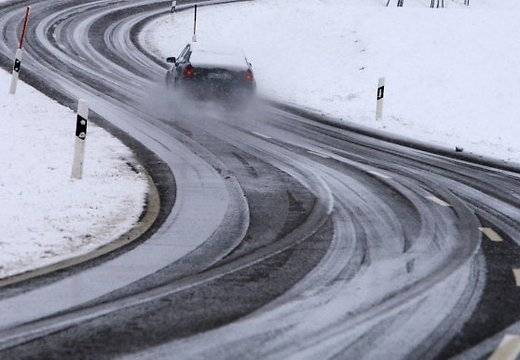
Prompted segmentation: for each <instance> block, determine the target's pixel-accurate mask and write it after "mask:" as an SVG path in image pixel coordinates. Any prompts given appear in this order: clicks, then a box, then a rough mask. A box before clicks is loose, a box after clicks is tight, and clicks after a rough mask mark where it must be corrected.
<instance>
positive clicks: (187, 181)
mask: <svg viewBox="0 0 520 360" xmlns="http://www.w3.org/2000/svg"><path fill="white" fill-rule="evenodd" d="M28 3H30V4H31V5H32V13H33V17H32V19H31V21H32V26H31V28H30V32H29V34H28V37H27V45H26V50H27V52H26V58H25V60H24V64H23V69H22V72H23V75H24V76H26V79H27V81H29V82H30V83H32V84H33V85H35V86H37V87H39V88H41V89H44V90H45V91H46V92H47V93H49V94H50V95H52V96H55V97H57V98H59V99H60V100H61V101H64V102H66V101H67V99H68V98H69V97H70V98H83V99H86V100H87V101H88V102H89V103H90V104H91V105H92V109H93V110H94V111H95V112H96V113H98V114H100V115H101V116H102V117H103V118H105V119H107V120H108V122H109V123H110V124H111V125H110V126H111V127H116V128H119V129H121V130H123V131H124V132H126V133H127V134H128V135H130V136H131V137H132V138H133V139H135V140H136V141H138V142H139V143H141V144H142V145H144V146H145V147H146V148H148V149H149V150H151V151H153V152H154V153H155V154H156V155H157V156H158V157H159V158H160V159H161V160H162V161H163V162H164V163H165V164H166V165H167V166H168V167H169V168H170V169H171V170H172V172H173V174H174V176H175V187H176V189H175V191H176V195H175V203H174V204H173V208H172V211H171V212H169V213H168V214H166V216H165V217H164V219H162V220H161V221H162V222H161V224H159V225H160V227H159V228H158V230H157V231H156V232H155V233H154V234H152V235H151V236H150V237H149V238H148V239H147V240H146V241H144V242H142V243H140V244H139V245H137V246H134V247H131V248H128V249H126V251H124V252H122V253H120V254H118V255H117V256H112V257H108V258H106V259H102V260H101V261H97V262H96V263H95V264H94V265H92V266H86V267H82V268H79V269H76V270H75V271H71V272H70V273H67V274H66V275H67V276H50V277H48V278H46V279H45V281H40V282H36V283H34V282H29V283H22V284H19V285H17V286H15V287H11V288H6V289H0V358H2V359H4V358H5V359H18V358H20V359H34V358H41V359H51V358H56V359H63V358H93V359H94V358H95V359H103V358H114V357H129V358H140V359H141V358H142V359H156V358H167V359H171V358H176V359H177V358H210V357H211V358H214V359H247V358H272V359H285V358H298V359H301V358H307V359H316V358H326V359H336V358H338V359H342V358H347V359H358V358H364V359H365V358H366V359H403V358H410V359H419V358H420V359H433V358H439V359H440V358H443V359H444V358H448V357H456V356H459V357H460V358H475V359H479V358H486V357H487V356H489V354H490V353H492V352H493V351H495V349H496V348H497V346H498V345H499V343H500V341H502V339H503V337H504V336H505V335H507V334H510V335H515V334H520V332H519V331H520V322H519V320H520V307H518V303H519V301H520V290H518V289H519V288H518V287H517V284H516V282H515V277H514V272H513V270H514V269H516V268H520V257H519V256H518V255H519V254H520V250H519V249H520V248H519V247H518V242H519V240H520V238H519V235H518V234H519V229H520V211H519V209H520V176H519V175H518V174H515V173H512V172H507V171H504V170H499V169H494V168H490V167H485V166H482V165H478V164H472V163H469V162H464V161H461V160H455V159H451V158H447V157H442V156H439V155H435V154H430V153H427V152H424V151H419V150H414V149H411V148H406V147H403V146H399V145H395V144H391V143H388V142H383V141H381V140H377V139H374V138H371V137H368V136H364V135H360V134H356V133H354V132H350V131H348V130H344V129H340V128H335V127H333V126H330V125H326V124H324V123H320V122H318V121H314V120H312V119H309V118H306V117H305V116H303V115H297V114H294V113H290V112H288V111H285V110H282V109H279V108H276V107H273V106H270V105H268V104H264V103H259V104H256V105H255V106H253V107H251V109H248V110H245V111H241V112H228V111H226V110H225V109H221V108H220V107H218V106H211V105H208V106H198V105H194V104H186V103H185V102H184V101H175V100H171V99H167V98H166V97H165V96H164V89H163V86H162V83H163V77H164V68H163V65H162V64H161V63H160V61H158V60H157V59H154V58H153V56H152V55H151V54H149V53H148V52H147V51H146V49H144V48H143V45H142V44H139V43H138V39H137V34H138V32H139V30H140V29H141V28H142V26H143V24H145V23H146V22H147V21H149V20H150V19H153V18H155V17H156V16H160V15H162V14H165V13H166V12H167V11H168V5H169V4H170V2H169V1H167V2H165V1H160V2H158V1H152V0H148V1H127V0H125V1H108V0H96V1H79V0H72V1H70V0H69V1H64V0H52V1H36V0H35V1H22V2H19V1H17V2H9V3H6V4H5V5H2V11H1V12H0V24H1V28H2V29H3V30H2V36H3V42H2V44H0V52H1V53H3V54H4V55H5V56H7V57H8V58H11V57H12V53H13V49H14V48H15V46H16V38H17V33H18V29H19V27H20V20H21V15H22V13H23V9H24V6H25V5H27V4H28ZM107 126H108V124H107ZM89 141H95V139H90V140H89ZM164 181H173V179H171V178H167V179H164ZM163 205H164V206H165V205H167V204H163ZM489 229H492V230H493V231H494V232H495V233H497V236H499V238H497V237H496V236H495V234H494V233H491V232H489ZM481 230H483V231H484V232H486V234H487V235H483V231H481ZM488 236H489V238H488ZM492 240H494V241H492ZM497 240H500V241H497ZM519 281H520V280H519Z"/></svg>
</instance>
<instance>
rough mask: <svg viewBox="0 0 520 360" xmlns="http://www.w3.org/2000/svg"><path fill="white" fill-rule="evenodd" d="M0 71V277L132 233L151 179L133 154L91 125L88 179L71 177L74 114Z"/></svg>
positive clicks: (70, 255) (85, 170)
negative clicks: (13, 84) (12, 91)
mask: <svg viewBox="0 0 520 360" xmlns="http://www.w3.org/2000/svg"><path fill="white" fill-rule="evenodd" d="M9 81H10V76H9V75H8V74H7V73H5V72H2V73H0V93H2V94H5V95H4V96H3V97H2V100H0V166H1V170H0V199H1V206H0V229H1V230H2V231H1V233H0V278H3V277H6V276H11V275H15V274H19V273H22V272H25V271H29V270H32V269H35V268H39V267H42V266H46V265H50V264H53V263H56V262H59V261H62V260H65V259H67V258H70V257H75V256H79V255H82V254H85V253H88V252H90V251H92V250H94V249H96V248H98V247H100V246H102V245H105V244H107V243H109V242H111V241H113V240H115V239H116V238H117V237H119V236H120V235H122V234H124V233H125V232H127V231H128V230H129V229H130V228H131V227H132V226H133V225H134V224H135V223H136V222H137V221H138V219H139V216H140V215H141V213H142V210H143V207H144V204H145V197H146V192H147V190H148V184H147V179H146V176H145V175H144V173H143V170H142V169H141V168H140V166H139V165H138V164H137V163H136V160H135V159H134V157H133V154H132V152H131V151H130V149H128V148H127V147H126V146H124V145H123V144H122V143H121V142H120V141H119V140H117V139H116V138H114V137H113V136H112V135H110V134H109V133H108V132H106V131H105V130H103V129H101V128H99V127H98V126H95V125H94V124H92V123H89V128H88V136H87V144H86V160H85V168H84V178H83V179H82V180H80V181H77V180H76V181H72V180H71V179H70V172H71V167H72V155H73V146H74V131H75V121H76V120H75V114H74V113H73V112H72V111H71V110H69V109H67V108H65V107H63V106H61V105H59V104H58V103H56V102H54V101H52V100H50V99H49V98H47V97H46V96H44V95H43V94H41V93H39V92H38V91H36V90H34V89H33V88H31V87H29V86H27V85H26V84H24V83H19V84H18V92H17V94H16V96H15V97H13V96H9V95H7V93H8V86H9Z"/></svg>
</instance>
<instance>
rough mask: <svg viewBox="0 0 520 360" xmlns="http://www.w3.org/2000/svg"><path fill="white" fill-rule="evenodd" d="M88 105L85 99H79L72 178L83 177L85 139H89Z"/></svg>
mask: <svg viewBox="0 0 520 360" xmlns="http://www.w3.org/2000/svg"><path fill="white" fill-rule="evenodd" d="M88 110H89V109H88V105H87V103H86V102H85V101H83V100H79V101H78V113H77V117H76V140H75V141H76V142H75V144H74V160H73V163H72V178H73V179H78V180H79V179H81V177H82V176H83V161H84V158H85V141H86V140H87V123H88Z"/></svg>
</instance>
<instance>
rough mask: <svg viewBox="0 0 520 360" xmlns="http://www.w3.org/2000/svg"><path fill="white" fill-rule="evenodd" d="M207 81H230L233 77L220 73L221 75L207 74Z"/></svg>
mask: <svg viewBox="0 0 520 360" xmlns="http://www.w3.org/2000/svg"><path fill="white" fill-rule="evenodd" d="M207 78H208V79H209V80H221V81H222V80H232V79H233V77H232V76H231V74H230V73H226V72H222V73H209V74H208V75H207Z"/></svg>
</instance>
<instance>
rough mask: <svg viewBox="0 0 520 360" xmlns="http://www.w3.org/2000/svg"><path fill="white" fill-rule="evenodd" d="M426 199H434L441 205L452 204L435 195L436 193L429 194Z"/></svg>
mask: <svg viewBox="0 0 520 360" xmlns="http://www.w3.org/2000/svg"><path fill="white" fill-rule="evenodd" d="M426 199H428V200H431V201H433V202H434V203H436V204H438V205H441V206H446V207H448V206H451V205H450V204H448V203H447V202H446V201H444V200H441V199H439V198H438V197H437V196H434V195H428V196H426Z"/></svg>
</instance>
